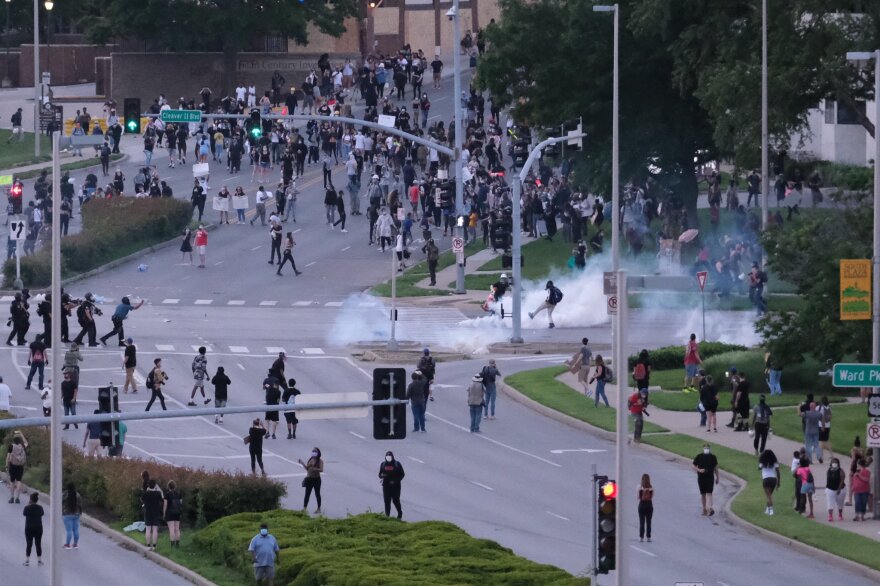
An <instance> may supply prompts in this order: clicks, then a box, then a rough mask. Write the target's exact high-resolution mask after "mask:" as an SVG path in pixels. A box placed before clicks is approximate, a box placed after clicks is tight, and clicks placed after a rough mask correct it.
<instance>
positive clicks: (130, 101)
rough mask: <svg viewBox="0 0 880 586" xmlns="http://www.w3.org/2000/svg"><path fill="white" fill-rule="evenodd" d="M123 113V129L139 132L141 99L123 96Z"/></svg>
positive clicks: (134, 132) (129, 131) (133, 132)
mask: <svg viewBox="0 0 880 586" xmlns="http://www.w3.org/2000/svg"><path fill="white" fill-rule="evenodd" d="M122 105H123V112H124V114H125V117H124V122H125V131H126V132H128V133H131V134H140V131H141V99H140V98H125V101H124V102H123V104H122Z"/></svg>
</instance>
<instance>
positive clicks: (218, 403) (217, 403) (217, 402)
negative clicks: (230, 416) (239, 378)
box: [214, 397, 226, 409]
mask: <svg viewBox="0 0 880 586" xmlns="http://www.w3.org/2000/svg"><path fill="white" fill-rule="evenodd" d="M223 407H226V399H218V398H216V397H215V398H214V408H216V409H222V408H223Z"/></svg>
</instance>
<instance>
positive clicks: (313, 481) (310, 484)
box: [297, 448, 324, 515]
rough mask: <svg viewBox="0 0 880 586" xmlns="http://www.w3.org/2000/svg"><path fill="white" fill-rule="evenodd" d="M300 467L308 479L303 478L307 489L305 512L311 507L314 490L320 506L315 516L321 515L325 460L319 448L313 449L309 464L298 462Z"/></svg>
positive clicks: (304, 504) (304, 502)
mask: <svg viewBox="0 0 880 586" xmlns="http://www.w3.org/2000/svg"><path fill="white" fill-rule="evenodd" d="M297 462H299V465H300V466H302V467H303V468H305V470H306V477H305V478H303V482H302V485H303V488H305V489H306V495H305V498H303V510H304V511H305V510H306V509H307V508H308V507H309V498H310V497H311V496H312V490H314V491H315V501H316V502H317V504H318V508H317V509H315V514H316V515H320V514H321V473H322V472H323V471H324V460H322V459H321V450H319V449H318V448H313V449H312V455H311V457H310V458H309V461H308V462H303V461H302V460H297Z"/></svg>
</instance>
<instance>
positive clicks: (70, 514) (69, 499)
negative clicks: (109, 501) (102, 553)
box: [61, 482, 82, 549]
mask: <svg viewBox="0 0 880 586" xmlns="http://www.w3.org/2000/svg"><path fill="white" fill-rule="evenodd" d="M61 515H62V519H63V520H64V531H65V533H66V537H65V539H64V549H78V548H79V518H80V517H81V516H82V498H80V496H79V493H78V492H76V485H75V484H74V483H72V482H68V483H67V490H66V491H65V493H64V496H63V497H62V500H61ZM71 542H72V543H71Z"/></svg>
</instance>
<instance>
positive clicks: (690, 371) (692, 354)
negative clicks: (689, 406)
mask: <svg viewBox="0 0 880 586" xmlns="http://www.w3.org/2000/svg"><path fill="white" fill-rule="evenodd" d="M702 363H703V359H702V358H700V347H699V346H698V345H697V335H696V334H691V339H690V340H689V341H688V343H687V348H686V350H685V353H684V389H682V390H684V391H685V392H693V391H696V390H697V389H695V388H694V382H695V378H696V376H697V369H698V368H699V366H700V364H702Z"/></svg>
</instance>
